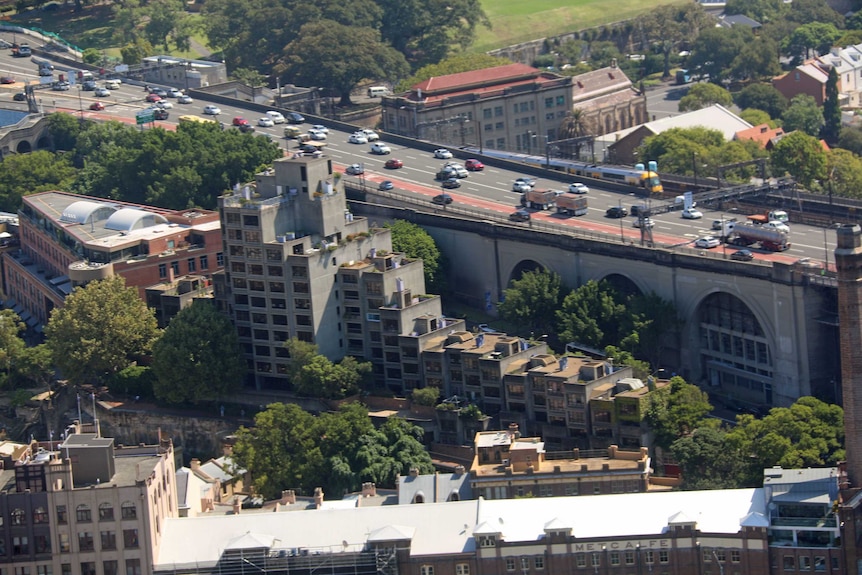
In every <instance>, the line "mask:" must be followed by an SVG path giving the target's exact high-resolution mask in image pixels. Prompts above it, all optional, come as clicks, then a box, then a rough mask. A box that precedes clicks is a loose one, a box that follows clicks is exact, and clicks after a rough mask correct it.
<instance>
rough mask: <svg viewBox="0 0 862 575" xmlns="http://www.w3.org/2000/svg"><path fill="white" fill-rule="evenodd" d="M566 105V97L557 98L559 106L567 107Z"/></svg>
mask: <svg viewBox="0 0 862 575" xmlns="http://www.w3.org/2000/svg"><path fill="white" fill-rule="evenodd" d="M565 105H566V97H565V96H557V106H565Z"/></svg>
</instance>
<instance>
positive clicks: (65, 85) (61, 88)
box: [51, 82, 70, 92]
mask: <svg viewBox="0 0 862 575" xmlns="http://www.w3.org/2000/svg"><path fill="white" fill-rule="evenodd" d="M69 88H70V85H69V82H54V85H53V86H52V87H51V89H52V90H54V91H55V92H65V91H66V90H68V89H69Z"/></svg>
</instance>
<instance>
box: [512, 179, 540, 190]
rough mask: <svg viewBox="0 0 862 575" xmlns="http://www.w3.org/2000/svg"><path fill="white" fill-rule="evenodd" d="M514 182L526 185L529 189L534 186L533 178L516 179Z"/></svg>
mask: <svg viewBox="0 0 862 575" xmlns="http://www.w3.org/2000/svg"><path fill="white" fill-rule="evenodd" d="M515 181H516V182H521V183H522V184H526V185H528V186H530V187H531V188H532V187H534V186H535V185H536V180H534V179H533V178H518V179H516V180H515Z"/></svg>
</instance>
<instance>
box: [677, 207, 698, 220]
mask: <svg viewBox="0 0 862 575" xmlns="http://www.w3.org/2000/svg"><path fill="white" fill-rule="evenodd" d="M682 217H683V219H686V220H699V219H700V218H702V217H703V214H702V213H701V212H700V211H699V210H696V209H694V208H686V209H684V210H683V211H682Z"/></svg>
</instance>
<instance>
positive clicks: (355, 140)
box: [347, 132, 368, 144]
mask: <svg viewBox="0 0 862 575" xmlns="http://www.w3.org/2000/svg"><path fill="white" fill-rule="evenodd" d="M347 141H348V142H350V143H351V144H367V143H368V138H367V137H366V136H365V134H363V133H362V132H356V133H355V134H350V137H349V138H348V139H347Z"/></svg>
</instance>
